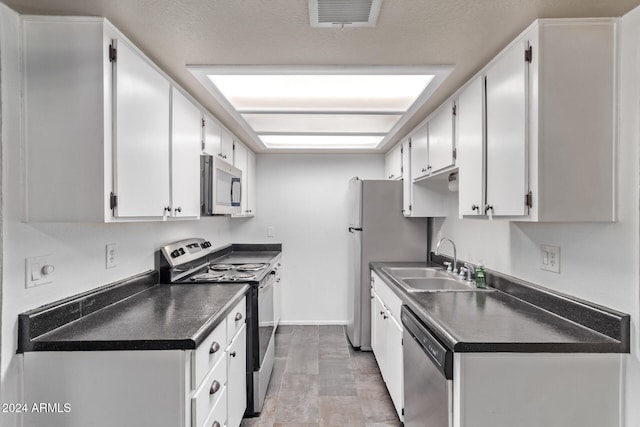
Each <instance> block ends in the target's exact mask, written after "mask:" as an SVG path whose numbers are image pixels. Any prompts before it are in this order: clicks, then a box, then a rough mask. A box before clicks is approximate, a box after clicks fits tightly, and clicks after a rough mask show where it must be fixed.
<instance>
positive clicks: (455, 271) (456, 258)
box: [435, 237, 458, 274]
mask: <svg viewBox="0 0 640 427" xmlns="http://www.w3.org/2000/svg"><path fill="white" fill-rule="evenodd" d="M444 240H448V241H449V243H451V246H453V274H456V273H458V257H457V256H456V244H455V243H453V240H451V239H449V238H448V237H443V238H442V239H440V240H438V244H437V245H436V251H435V254H436V255H440V252H439V249H440V244H441V243H442V242H443V241H444Z"/></svg>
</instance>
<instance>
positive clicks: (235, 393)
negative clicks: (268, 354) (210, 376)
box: [206, 325, 247, 427]
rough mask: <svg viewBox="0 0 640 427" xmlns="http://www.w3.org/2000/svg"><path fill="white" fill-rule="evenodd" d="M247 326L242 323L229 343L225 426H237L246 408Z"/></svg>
mask: <svg viewBox="0 0 640 427" xmlns="http://www.w3.org/2000/svg"><path fill="white" fill-rule="evenodd" d="M246 332H247V328H246V325H242V327H241V328H240V330H239V331H238V332H237V333H236V336H235V337H234V338H233V340H232V341H231V344H229V349H228V350H227V354H228V356H227V358H228V369H229V370H228V372H229V382H228V386H227V389H228V406H227V426H229V427H237V426H239V425H240V422H241V421H242V416H243V415H244V411H245V409H246V408H247V376H246V367H247V333H246ZM206 427H209V426H208V425H207V426H206Z"/></svg>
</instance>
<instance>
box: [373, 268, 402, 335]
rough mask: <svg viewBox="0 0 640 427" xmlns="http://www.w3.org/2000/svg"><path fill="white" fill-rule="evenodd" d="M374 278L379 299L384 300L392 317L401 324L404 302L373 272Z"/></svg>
mask: <svg viewBox="0 0 640 427" xmlns="http://www.w3.org/2000/svg"><path fill="white" fill-rule="evenodd" d="M372 275H373V277H374V290H375V291H376V294H378V297H380V299H381V300H382V302H383V303H384V305H385V307H387V308H388V309H389V312H390V314H391V316H393V318H394V319H395V320H396V322H398V323H400V308H401V307H402V300H401V299H400V297H399V296H398V295H396V294H395V292H393V291H392V290H391V288H390V287H389V285H387V284H386V283H385V282H384V281H383V280H382V279H381V278H380V276H378V275H377V274H375V273H373V272H372Z"/></svg>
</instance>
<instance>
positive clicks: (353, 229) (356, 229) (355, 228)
mask: <svg viewBox="0 0 640 427" xmlns="http://www.w3.org/2000/svg"><path fill="white" fill-rule="evenodd" d="M354 231H362V228H361V227H349V233H353V232H354Z"/></svg>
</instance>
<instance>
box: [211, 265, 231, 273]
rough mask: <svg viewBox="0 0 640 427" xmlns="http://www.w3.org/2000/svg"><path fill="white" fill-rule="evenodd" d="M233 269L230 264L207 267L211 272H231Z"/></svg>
mask: <svg viewBox="0 0 640 427" xmlns="http://www.w3.org/2000/svg"><path fill="white" fill-rule="evenodd" d="M232 268H233V265H231V264H212V265H210V266H209V270H213V271H227V270H231V269H232Z"/></svg>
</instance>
